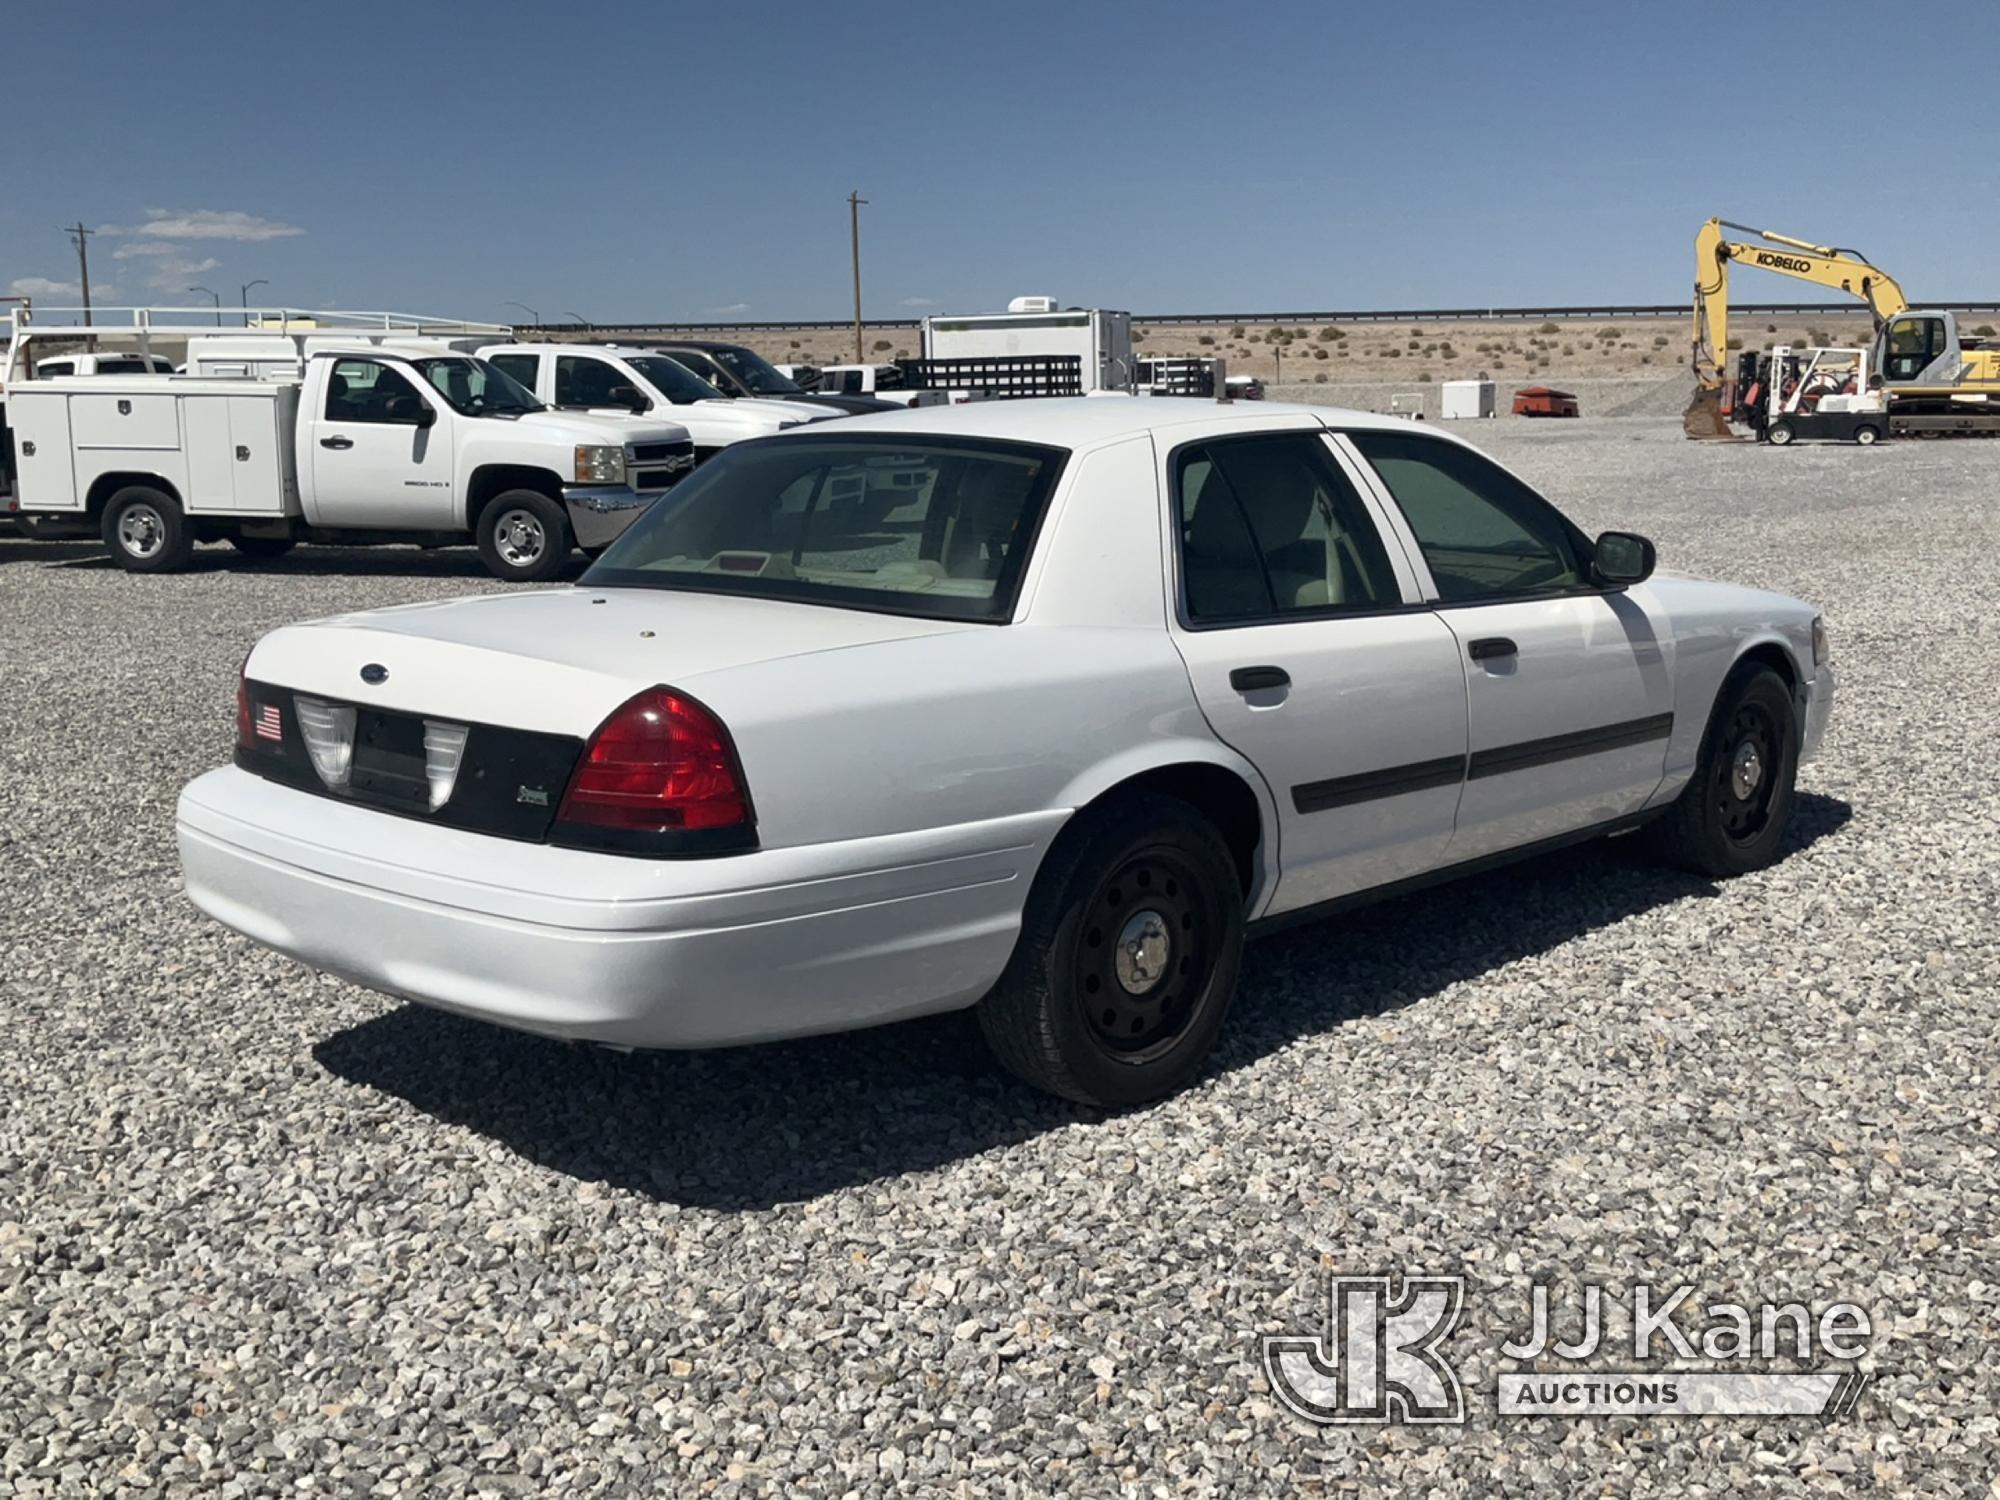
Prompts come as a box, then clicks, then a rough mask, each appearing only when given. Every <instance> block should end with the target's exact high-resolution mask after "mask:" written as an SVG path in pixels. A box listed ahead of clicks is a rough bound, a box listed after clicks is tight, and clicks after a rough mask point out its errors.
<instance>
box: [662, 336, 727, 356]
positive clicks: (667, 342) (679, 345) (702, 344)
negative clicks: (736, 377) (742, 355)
mask: <svg viewBox="0 0 2000 1500" xmlns="http://www.w3.org/2000/svg"><path fill="white" fill-rule="evenodd" d="M648 347H649V348H653V349H699V350H701V351H702V352H703V353H704V354H710V353H713V352H714V351H716V350H717V349H742V348H745V347H747V346H746V345H743V344H732V343H729V342H727V341H726V340H723V339H661V340H659V341H658V342H657V343H654V344H651V345H648Z"/></svg>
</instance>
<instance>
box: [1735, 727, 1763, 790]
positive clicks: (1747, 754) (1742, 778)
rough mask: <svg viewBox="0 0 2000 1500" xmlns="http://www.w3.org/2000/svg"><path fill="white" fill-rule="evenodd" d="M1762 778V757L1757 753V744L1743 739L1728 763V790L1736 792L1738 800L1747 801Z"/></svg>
mask: <svg viewBox="0 0 2000 1500" xmlns="http://www.w3.org/2000/svg"><path fill="white" fill-rule="evenodd" d="M1763 779H1764V757H1763V756H1761V755H1759V754H1758V753H1757V746H1756V744H1755V743H1754V742H1752V741H1750V740H1745V741H1744V742H1743V743H1742V744H1740V745H1738V746H1737V747H1736V755H1735V758H1734V759H1733V760H1731V762H1730V765H1729V786H1730V790H1731V791H1733V792H1735V793H1736V800H1737V801H1738V802H1748V801H1749V800H1750V794H1751V793H1753V792H1755V791H1756V790H1757V786H1758V784H1759V783H1760V782H1762V781H1763Z"/></svg>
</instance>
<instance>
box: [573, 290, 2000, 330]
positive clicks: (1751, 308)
mask: <svg viewBox="0 0 2000 1500" xmlns="http://www.w3.org/2000/svg"><path fill="white" fill-rule="evenodd" d="M1921 305H1922V306H1924V307H1948V308H1951V309H1952V310H1953V311H1955V312H1966V313H2000V300H1994V299H1991V298H1972V299H1967V298H1955V297H1933V298H1925V299H1924V301H1923V302H1922V304H1921ZM1689 309H1690V303H1688V302H1653V303H1636V302H1634V303H1626V302H1616V303H1613V302H1598V303H1589V304H1580V305H1575V306H1562V307H1395V308H1379V307H1378V308H1346V309H1340V310H1335V311H1322V312H1258V313H1134V314H1133V315H1132V321H1133V322H1134V323H1135V324H1143V325H1146V326H1148V327H1154V328H1164V327H1172V326H1174V325H1175V324H1194V323H1200V324H1210V323H1242V324H1245V325H1250V324H1270V323H1519V322H1525V321H1530V320H1535V319H1541V320H1545V321H1551V322H1562V321H1565V320H1577V319H1584V318H1685V317H1688V316H1689ZM1729 310H1730V312H1731V314H1732V315H1733V316H1737V317H1800V318H1813V317H1838V316H1840V315H1841V314H1843V313H1856V312H1865V311H1866V310H1867V309H1866V307H1865V305H1864V304H1862V303H1859V302H1732V303H1731V304H1730V309H1729ZM920 321H921V320H920V319H918V318H864V319H862V322H861V326H862V327H863V328H864V329H867V328H878V329H879V328H914V327H915V326H916V325H917V324H918V323H919V322H920ZM853 327H854V320H853V319H852V318H825V319H812V318H806V319H798V318H794V319H789V320H780V321H765V322H739V323H665V322H661V323H544V324H542V325H541V326H540V327H539V328H538V329H536V330H535V331H536V333H538V334H539V335H541V336H544V337H547V336H549V335H558V336H565V337H582V338H602V337H605V336H607V335H611V336H621V337H622V336H626V335H636V336H641V337H643V336H645V335H647V334H661V335H665V334H731V333H821V332H835V331H842V330H851V329H852V328H853Z"/></svg>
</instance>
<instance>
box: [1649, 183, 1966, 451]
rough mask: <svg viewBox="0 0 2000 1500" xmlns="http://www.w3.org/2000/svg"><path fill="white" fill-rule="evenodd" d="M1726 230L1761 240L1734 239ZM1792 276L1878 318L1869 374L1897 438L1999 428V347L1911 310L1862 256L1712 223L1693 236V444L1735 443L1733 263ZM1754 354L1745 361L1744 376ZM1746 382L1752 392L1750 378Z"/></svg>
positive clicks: (1946, 318) (1938, 316) (1953, 323)
mask: <svg viewBox="0 0 2000 1500" xmlns="http://www.w3.org/2000/svg"><path fill="white" fill-rule="evenodd" d="M1725 230H1734V231H1735V232H1736V233H1738V234H1743V235H1749V236H1752V237H1753V238H1754V239H1756V240H1760V241H1762V242H1763V243H1761V244H1753V243H1750V242H1747V241H1743V240H1732V239H1729V238H1728V237H1727V236H1726V235H1725V234H1724V231H1725ZM1732 261H1735V262H1739V263H1741V264H1743V265H1746V266H1755V267H1757V268H1758V269H1759V270H1764V271H1776V272H1777V273H1778V274H1779V275H1781V276H1795V277H1797V278H1798V279H1800V280H1801V281H1810V282H1813V283H1815V284H1817V285H1819V286H1826V287H1832V288H1834V289H1835V290H1836V291H1842V292H1846V293H1847V294H1848V295H1849V296H1851V297H1859V298H1860V299H1861V300H1862V301H1863V302H1866V303H1867V304H1868V310H1869V311H1870V312H1872V313H1873V314H1874V315H1875V341H1874V348H1873V350H1872V351H1871V352H1872V358H1871V359H1870V361H1869V365H1870V368H1872V369H1874V370H1876V371H1879V372H1880V375H1881V378H1882V382H1883V387H1884V393H1885V395H1886V396H1887V398H1888V409H1889V419H1890V431H1891V432H1894V433H1899V434H1900V433H1935V432H1994V431H2000V349H1989V348H1985V347H1982V346H1981V344H1980V341H1978V340H1976V339H1972V340H1963V341H1962V340H1961V339H1960V338H1959V334H1958V320H1957V319H1956V318H1954V317H1953V316H1952V315H1951V314H1950V313H1948V312H1913V311H1912V310H1911V309H1910V304H1909V300H1908V299H1907V298H1906V297H1904V295H1903V289H1902V288H1901V287H1900V286H1898V285H1897V284H1896V279H1895V278H1894V277H1893V276H1891V275H1889V274H1888V272H1886V271H1883V270H1880V269H1879V268H1877V267H1875V266H1872V265H1870V264H1869V263H1868V262H1867V260H1866V259H1864V258H1863V257H1862V256H1861V254H1860V253H1859V252H1858V251H1854V250H1847V249H1842V248H1840V247H1839V246H1837V245H1815V244H1813V243H1811V242H1810V241H1807V240H1797V239H1793V238H1792V237H1791V236H1790V235H1786V234H1778V233H1777V232H1775V231H1773V230H1769V229H1751V228H1748V227H1746V226H1745V225H1742V224H1732V223H1730V222H1729V221H1728V220H1726V219H1710V220H1709V221H1708V222H1707V223H1706V224H1703V225H1702V226H1701V230H1700V232H1699V233H1698V234H1696V235H1695V238H1694V265H1695V274H1694V357H1693V365H1694V378H1695V391H1694V398H1693V400H1691V401H1689V402H1688V408H1687V412H1686V415H1685V417H1684V418H1683V422H1684V425H1685V427H1686V429H1687V435H1688V436H1689V437H1691V438H1727V437H1732V436H1734V434H1732V433H1731V432H1730V430H1729V417H1728V414H1727V413H1726V412H1725V411H1724V410H1723V406H1724V398H1725V396H1726V394H1727V393H1728V389H1729V385H1730V377H1729V372H1728V369H1727V366H1726V361H1727V360H1728V357H1729V266H1730V262H1732ZM1756 358H1757V356H1756V355H1755V354H1754V353H1753V354H1748V355H1745V356H1743V359H1742V362H1743V364H1744V365H1745V366H1746V369H1745V371H1744V376H1745V377H1747V376H1748V375H1749V373H1750V371H1751V370H1753V369H1754V362H1755V360H1756ZM1739 383H1740V384H1742V385H1745V386H1747V385H1748V383H1749V381H1748V379H1747V378H1743V379H1741V380H1740V381H1739Z"/></svg>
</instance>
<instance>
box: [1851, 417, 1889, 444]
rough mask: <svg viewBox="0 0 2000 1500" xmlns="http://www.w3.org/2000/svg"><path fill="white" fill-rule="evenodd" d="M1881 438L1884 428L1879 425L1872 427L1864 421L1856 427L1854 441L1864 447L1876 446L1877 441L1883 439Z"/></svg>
mask: <svg viewBox="0 0 2000 1500" xmlns="http://www.w3.org/2000/svg"><path fill="white" fill-rule="evenodd" d="M1881 438H1882V429H1881V428H1879V427H1871V426H1869V425H1867V424H1866V423H1864V424H1862V425H1861V426H1859V427H1857V428H1855V429H1854V441H1855V442H1857V443H1859V444H1860V445H1861V446H1862V447H1864V448H1872V447H1874V446H1875V444H1876V443H1878V442H1880V441H1881Z"/></svg>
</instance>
